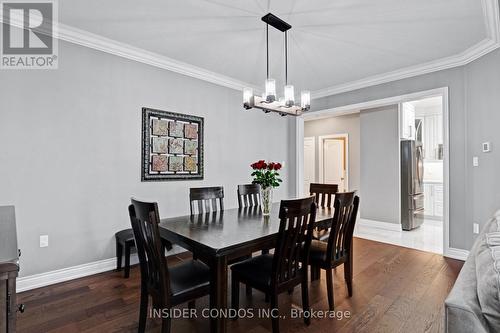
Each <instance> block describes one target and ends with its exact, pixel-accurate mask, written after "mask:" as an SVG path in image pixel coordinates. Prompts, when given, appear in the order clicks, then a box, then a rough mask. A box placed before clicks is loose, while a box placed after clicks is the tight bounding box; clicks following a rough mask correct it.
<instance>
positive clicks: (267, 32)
mask: <svg viewBox="0 0 500 333" xmlns="http://www.w3.org/2000/svg"><path fill="white" fill-rule="evenodd" d="M266 75H267V78H268V79H269V24H266Z"/></svg>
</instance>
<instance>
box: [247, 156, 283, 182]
mask: <svg viewBox="0 0 500 333" xmlns="http://www.w3.org/2000/svg"><path fill="white" fill-rule="evenodd" d="M250 167H251V168H252V169H253V172H252V175H251V176H252V177H254V178H253V181H252V183H253V184H260V186H261V187H262V188H263V189H265V188H268V187H278V186H280V183H281V182H282V180H281V179H280V178H279V176H280V174H279V173H278V171H279V170H280V169H281V163H277V162H269V163H266V162H265V161H264V160H260V161H258V162H255V163H252V164H251V165H250Z"/></svg>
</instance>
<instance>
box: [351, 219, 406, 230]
mask: <svg viewBox="0 0 500 333" xmlns="http://www.w3.org/2000/svg"><path fill="white" fill-rule="evenodd" d="M356 226H362V227H367V228H376V229H383V230H390V231H401V224H399V223H390V222H381V221H375V220H369V219H362V218H360V219H358V221H357V222H356Z"/></svg>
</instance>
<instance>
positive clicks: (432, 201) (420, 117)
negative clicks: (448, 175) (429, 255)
mask: <svg viewBox="0 0 500 333" xmlns="http://www.w3.org/2000/svg"><path fill="white" fill-rule="evenodd" d="M443 110H444V109H443V98H442V96H431V97H426V98H421V99H416V100H412V101H407V102H404V103H402V104H401V107H400V141H401V154H400V165H401V223H402V226H403V230H405V231H404V233H407V235H406V236H407V237H409V238H410V239H412V241H413V242H419V243H421V244H422V246H424V248H425V249H427V250H429V251H431V252H435V253H441V254H442V253H443V246H442V244H443V243H442V239H443V226H444V223H443V215H444V186H443V183H444V178H445V175H444V135H443V132H444V131H443V128H444V127H443V113H444V112H443ZM408 203H410V204H408Z"/></svg>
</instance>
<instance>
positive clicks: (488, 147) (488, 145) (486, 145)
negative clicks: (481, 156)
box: [483, 142, 491, 153]
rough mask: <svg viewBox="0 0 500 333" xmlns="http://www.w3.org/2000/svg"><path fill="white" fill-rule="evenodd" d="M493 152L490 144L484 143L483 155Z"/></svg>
mask: <svg viewBox="0 0 500 333" xmlns="http://www.w3.org/2000/svg"><path fill="white" fill-rule="evenodd" d="M490 151H491V145H490V143H489V142H483V153H489V152H490Z"/></svg>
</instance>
